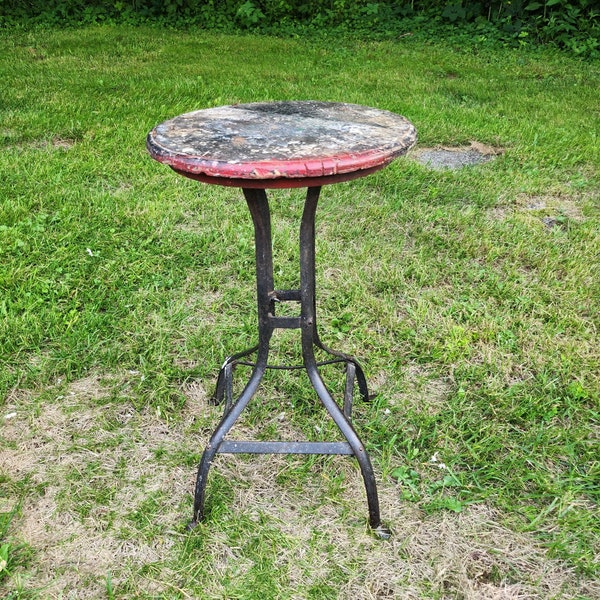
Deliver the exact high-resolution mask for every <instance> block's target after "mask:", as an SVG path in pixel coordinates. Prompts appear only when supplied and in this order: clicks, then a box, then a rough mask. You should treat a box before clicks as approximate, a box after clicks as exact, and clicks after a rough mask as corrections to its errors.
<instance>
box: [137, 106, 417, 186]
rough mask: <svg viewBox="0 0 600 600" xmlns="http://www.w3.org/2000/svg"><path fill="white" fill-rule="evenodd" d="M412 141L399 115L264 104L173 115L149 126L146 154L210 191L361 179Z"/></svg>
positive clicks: (410, 130)
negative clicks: (206, 185)
mask: <svg viewBox="0 0 600 600" xmlns="http://www.w3.org/2000/svg"><path fill="white" fill-rule="evenodd" d="M415 141H416V131H415V128H414V127H413V125H412V124H411V123H410V122H409V121H407V120H406V119H405V118H404V117H401V116H400V115H396V114H394V113H390V112H388V111H382V110H378V109H374V108H369V107H364V106H358V105H353V104H342V103H334V102H271V103H254V104H241V105H235V106H225V107H219V108H216V109H206V110H201V111H196V112H192V113H186V114H184V115H180V116H179V117H176V118H174V119H171V120H169V121H165V122H164V123H162V124H161V125H158V126H157V127H156V128H154V129H153V130H152V131H151V132H150V134H149V135H148V139H147V148H148V151H149V152H150V154H151V156H152V157H153V158H155V159H156V160H158V161H159V162H163V163H165V164H167V165H169V166H170V167H172V168H173V169H174V170H175V171H177V172H178V173H180V174H181V175H185V176H186V177H190V178H192V179H196V180H199V181H203V182H206V183H213V184H218V185H226V186H236V187H248V188H286V187H307V186H313V185H324V184H328V183H335V182H338V181H347V180H349V179H354V178H356V177H361V176H363V175H367V174H369V173H372V172H374V171H377V170H379V169H381V168H383V167H385V166H386V165H387V164H389V163H390V162H391V161H392V160H394V159H395V158H396V157H398V156H400V155H402V154H404V153H406V151H407V150H408V149H409V148H411V147H412V146H413V145H414V143H415Z"/></svg>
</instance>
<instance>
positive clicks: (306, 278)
mask: <svg viewBox="0 0 600 600" xmlns="http://www.w3.org/2000/svg"><path fill="white" fill-rule="evenodd" d="M320 190H321V188H319V187H314V188H309V189H308V191H307V195H306V203H305V205H304V212H303V215H302V223H301V226H300V289H299V290H285V291H275V290H274V282H273V255H272V246H271V221H270V213H269V205H268V200H267V196H266V193H265V191H264V190H251V189H244V196H245V198H246V202H247V204H248V208H249V209H250V213H251V215H252V221H253V224H254V235H255V250H256V289H257V304H258V332H259V342H258V344H257V345H256V346H254V347H253V348H250V349H248V350H244V351H242V352H238V353H237V354H234V355H232V356H230V357H228V358H227V359H226V360H225V362H224V364H223V366H222V367H221V370H220V371H219V377H218V379H217V386H216V390H215V395H214V398H213V399H214V401H215V402H218V403H220V402H223V400H225V409H224V415H223V418H222V419H221V422H220V423H219V425H218V426H217V428H216V430H215V431H214V433H213V434H212V436H211V438H210V441H209V442H208V445H207V446H206V449H205V450H204V453H203V455H202V458H201V460H200V465H199V467H198V476H197V479H196V488H195V495H194V518H193V520H192V523H191V525H192V526H193V525H195V524H196V523H197V522H198V521H200V520H202V519H203V518H204V501H205V493H206V481H207V477H208V472H209V469H210V466H211V463H212V460H213V459H214V457H215V455H216V454H217V453H218V452H234V453H237V452H249V453H300V454H350V455H353V456H355V457H356V459H357V460H358V463H359V466H360V470H361V473H362V477H363V481H364V485H365V490H366V493H367V502H368V506H369V524H370V526H371V527H372V528H373V529H374V530H375V532H376V533H377V534H379V535H380V536H381V537H383V538H386V537H389V535H390V533H389V531H388V530H387V529H385V528H384V527H383V526H382V524H381V519H380V514H379V500H378V496H377V486H376V483H375V475H374V473H373V467H372V465H371V461H370V459H369V456H368V454H367V453H366V451H365V448H364V446H363V444H362V442H361V440H360V438H359V437H358V435H357V433H356V431H355V430H354V428H353V426H352V424H351V422H350V418H351V415H352V401H353V389H354V383H355V381H356V383H357V384H358V388H359V391H360V393H361V395H362V397H363V398H364V399H365V400H368V399H369V393H368V388H367V382H366V378H365V375H364V372H363V370H362V368H361V366H360V364H359V363H358V361H357V360H356V359H355V358H354V357H352V356H350V355H347V354H344V353H342V352H336V351H334V350H331V349H329V348H328V347H326V346H325V345H324V344H323V343H322V342H321V340H320V339H319V334H318V331H317V323H316V301H315V288H316V283H315V213H316V208H317V202H318V199H319V194H320ZM289 300H293V301H297V302H300V306H301V314H300V317H277V316H275V303H276V302H279V301H289ZM275 328H294V329H300V330H301V335H302V357H303V365H302V366H301V367H299V366H294V367H288V366H272V365H269V364H268V362H267V361H268V355H269V342H270V339H271V336H272V334H273V330H274V329H275ZM315 347H317V348H320V349H321V350H323V351H325V352H327V353H328V354H330V355H332V356H334V357H335V358H334V359H333V360H328V361H324V362H317V361H316V358H315V353H314V349H315ZM253 353H257V357H256V362H247V361H245V360H242V359H244V358H246V357H247V356H249V355H251V354H253ZM336 362H344V363H345V364H346V386H345V390H344V402H343V408H340V406H338V404H337V403H336V402H335V400H334V399H333V398H332V396H331V394H330V393H329V391H328V390H327V388H326V386H325V384H324V382H323V380H322V378H321V375H320V374H319V366H321V365H323V364H329V363H336ZM238 363H242V364H248V365H251V366H253V371H252V375H251V376H250V380H249V381H248V383H247V384H246V387H245V388H244V390H243V392H242V394H241V395H240V397H239V398H238V399H237V400H236V401H235V402H234V401H233V397H232V396H233V394H232V378H233V370H234V367H235V365H236V364H238ZM268 368H289V369H295V368H303V369H305V370H306V371H307V373H308V376H309V379H310V381H311V384H312V386H313V388H314V389H315V391H316V392H317V395H318V397H319V399H320V401H321V403H322V404H323V406H324V407H325V409H326V410H327V412H328V413H329V415H330V416H331V417H332V419H333V421H334V422H335V423H336V425H337V426H338V428H339V429H340V431H341V433H342V434H343V436H344V437H345V438H346V440H347V442H248V441H243V442H242V441H239V442H236V441H232V440H225V436H226V435H227V433H228V432H229V431H230V430H231V428H232V427H233V425H234V424H235V422H236V421H237V419H238V418H239V416H240V415H241V413H242V411H243V410H244V408H245V407H246V406H247V404H248V402H249V401H250V399H251V398H252V396H253V395H254V394H255V392H256V390H257V388H258V386H259V384H260V381H261V380H262V377H263V375H264V373H265V370H266V369H268Z"/></svg>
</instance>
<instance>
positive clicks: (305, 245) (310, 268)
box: [300, 188, 389, 537]
mask: <svg viewBox="0 0 600 600" xmlns="http://www.w3.org/2000/svg"><path fill="white" fill-rule="evenodd" d="M319 192H320V188H309V190H308V193H307V196H306V203H305V205H304V213H303V215H302V223H301V225H300V297H301V310H302V313H301V315H302V317H301V318H302V356H303V359H304V366H305V367H306V370H307V372H308V376H309V378H310V381H311V383H312V385H313V387H314V389H315V391H316V392H317V395H318V396H319V399H320V400H321V402H322V404H323V406H324V407H325V409H326V410H327V412H328V413H329V414H330V415H331V417H332V419H333V420H334V422H335V424H336V425H337V426H338V428H339V429H340V431H341V432H342V434H343V436H344V437H345V438H346V439H347V440H348V443H349V444H350V446H351V448H352V451H353V454H354V456H355V457H356V459H357V460H358V464H359V466H360V470H361V473H362V477H363V481H364V484H365V490H366V492H367V502H368V505H369V525H370V526H371V527H372V528H373V529H374V530H375V531H376V532H377V533H379V535H381V536H382V537H389V532H388V531H387V530H386V529H385V528H384V527H383V526H382V523H381V517H380V514H379V499H378V495H377V484H376V482H375V474H374V473H373V467H372V465H371V460H370V459H369V455H368V454H367V452H366V451H365V448H364V446H363V444H362V442H361V441H360V438H359V437H358V434H357V433H356V431H355V430H354V427H352V424H351V423H350V421H349V418H348V417H349V416H350V411H351V397H350V398H349V392H348V387H349V382H348V379H347V380H346V394H345V398H344V411H342V410H341V409H340V407H339V406H338V405H337V403H336V402H335V400H334V399H333V398H332V397H331V394H330V393H329V391H328V390H327V388H326V387H325V384H324V383H323V380H322V379H321V375H320V374H319V370H318V367H317V362H316V360H315V355H314V346H315V345H317V346H318V347H321V348H323V346H322V345H321V344H320V343H317V341H318V334H317V327H316V320H317V317H316V302H315V295H316V281H315V213H316V210H317V202H318V199H319ZM333 354H336V353H333ZM336 355H338V356H339V354H336ZM343 358H345V356H343ZM348 359H349V360H348V362H347V368H350V369H354V368H355V367H356V364H357V363H356V361H355V360H354V359H352V360H350V357H348ZM361 372H362V369H361ZM347 377H348V374H347ZM363 377H364V375H363ZM365 387H366V386H365ZM344 413H346V414H344Z"/></svg>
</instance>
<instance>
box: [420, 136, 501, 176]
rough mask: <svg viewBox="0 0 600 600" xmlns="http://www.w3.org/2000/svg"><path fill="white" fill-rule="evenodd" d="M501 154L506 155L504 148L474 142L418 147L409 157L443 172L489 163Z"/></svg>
mask: <svg viewBox="0 0 600 600" xmlns="http://www.w3.org/2000/svg"><path fill="white" fill-rule="evenodd" d="M501 154H504V149H503V148H496V147H493V146H488V145H486V144H482V143H481V142H475V141H473V142H471V143H470V145H469V146H456V147H454V146H436V147H432V148H426V147H418V146H417V148H416V149H415V150H413V151H412V152H411V153H410V155H409V156H411V157H412V158H413V159H414V160H415V161H417V162H418V163H420V164H422V165H425V166H426V167H429V168H430V169H435V170H443V169H461V168H462V167H467V166H472V165H477V164H481V163H485V162H489V161H490V160H493V159H494V158H496V157H497V156H500V155H501Z"/></svg>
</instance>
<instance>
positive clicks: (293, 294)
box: [269, 290, 300, 302]
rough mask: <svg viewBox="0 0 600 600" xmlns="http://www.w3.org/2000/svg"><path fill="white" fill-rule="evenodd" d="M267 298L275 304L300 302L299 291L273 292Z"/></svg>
mask: <svg viewBox="0 0 600 600" xmlns="http://www.w3.org/2000/svg"><path fill="white" fill-rule="evenodd" d="M269 297H270V298H271V299H272V300H275V302H300V290H274V291H273V292H270V293H269Z"/></svg>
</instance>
